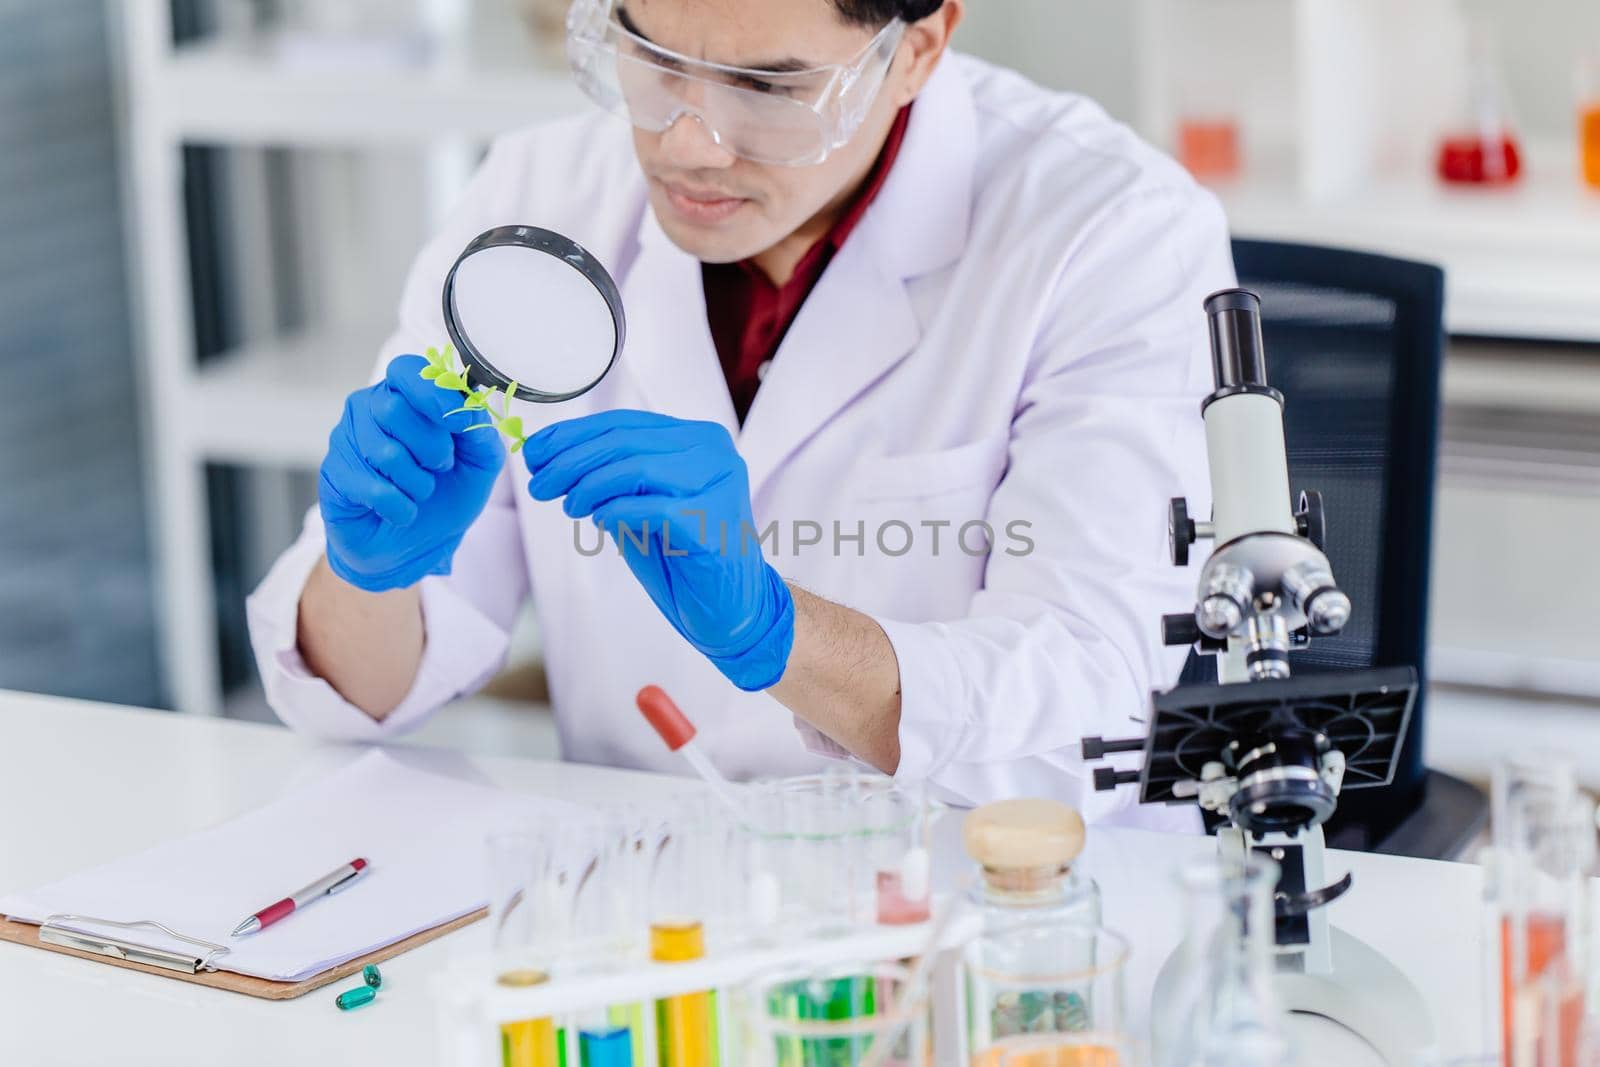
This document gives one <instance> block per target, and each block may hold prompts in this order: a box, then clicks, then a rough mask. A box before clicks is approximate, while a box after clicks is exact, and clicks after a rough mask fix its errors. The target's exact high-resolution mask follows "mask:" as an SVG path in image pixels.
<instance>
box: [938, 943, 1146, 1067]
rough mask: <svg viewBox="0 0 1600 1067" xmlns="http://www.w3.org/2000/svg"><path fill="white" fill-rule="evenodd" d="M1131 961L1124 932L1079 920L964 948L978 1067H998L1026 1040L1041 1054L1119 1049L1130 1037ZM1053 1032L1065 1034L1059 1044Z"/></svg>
mask: <svg viewBox="0 0 1600 1067" xmlns="http://www.w3.org/2000/svg"><path fill="white" fill-rule="evenodd" d="M1127 961H1128V942H1127V940H1126V939H1125V938H1123V937H1122V936H1121V935H1120V934H1117V933H1113V932H1112V931H1110V930H1105V929H1102V928H1099V927H1093V926H1083V925H1080V924H1078V923H1065V924H1058V923H1051V922H1034V923H1021V924H1015V925H1011V926H1009V927H1007V928H1005V929H1002V930H998V931H995V932H992V933H991V932H986V933H984V934H982V935H981V936H980V937H978V938H977V940H975V941H973V942H972V943H971V944H969V945H968V946H967V948H966V950H965V951H964V953H963V963H964V965H965V970H966V997H967V1013H966V1014H967V1040H968V1053H969V1055H970V1057H971V1062H972V1064H973V1065H974V1067H995V1065H998V1064H999V1063H1000V1062H1001V1057H1002V1056H1003V1055H1004V1054H1005V1053H1006V1052H1007V1051H1015V1049H1016V1043H1017V1039H1019V1038H1028V1039H1029V1040H1030V1041H1031V1042H1033V1044H1032V1046H1030V1047H1032V1048H1033V1050H1034V1051H1035V1052H1040V1053H1041V1054H1042V1050H1045V1049H1048V1048H1051V1047H1055V1048H1061V1049H1066V1048H1075V1049H1080V1050H1084V1051H1082V1052H1080V1053H1079V1054H1080V1055H1083V1056H1089V1055H1090V1052H1089V1051H1088V1050H1092V1049H1099V1050H1102V1051H1103V1052H1105V1054H1108V1055H1112V1054H1114V1053H1115V1050H1117V1049H1118V1048H1121V1047H1123V1046H1124V1045H1125V1043H1126V1037H1127V1035H1126V1034H1125V1032H1124V1020H1125V1017H1126V1011H1127V1004H1126V994H1125V991H1124V982H1125V978H1124V970H1125V968H1126V965H1127ZM1047 1035H1048V1036H1053V1037H1055V1038H1057V1039H1058V1040H1056V1041H1055V1043H1054V1045H1052V1044H1051V1042H1050V1041H1049V1040H1048V1037H1047ZM1084 1062H1089V1063H1092V1062H1094V1061H1093V1059H1088V1060H1085V1061H1084ZM1110 1062H1113V1063H1114V1062H1116V1061H1115V1060H1112V1061H1110Z"/></svg>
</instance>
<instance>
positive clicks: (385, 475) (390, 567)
mask: <svg viewBox="0 0 1600 1067" xmlns="http://www.w3.org/2000/svg"><path fill="white" fill-rule="evenodd" d="M425 366H427V362H426V361H425V360H424V359H423V358H422V357H421V356H398V357H396V358H395V359H393V360H391V361H390V363H389V370H388V373H387V374H386V375H385V376H384V379H383V381H381V382H379V383H378V384H377V385H374V386H371V387H369V388H366V389H362V390H359V391H357V392H354V393H351V394H350V398H349V399H348V400H346V401H345V403H344V417H343V418H341V419H340V420H339V425H338V426H336V427H334V430H333V433H331V434H329V435H328V455H327V458H325V459H324V460H323V461H322V477H321V479H320V481H319V483H318V486H317V499H318V500H319V501H320V503H321V505H322V523H323V526H324V527H326V529H327V533H328V566H329V567H331V568H333V573H335V574H337V575H338V576H339V577H340V578H343V579H344V580H345V581H347V582H349V583H350V584H351V585H354V586H356V587H357V588H360V589H365V590H367V591H368V592H372V593H380V592H383V591H384V590H386V589H404V588H405V587H407V586H411V585H415V584H416V583H417V582H419V581H421V580H422V579H423V578H424V577H426V576H427V575H430V574H449V573H450V560H451V557H453V556H454V555H455V551H456V548H457V546H459V545H460V544H461V537H462V535H463V534H465V533H466V532H467V527H468V526H471V525H472V522H473V520H474V519H476V518H477V517H478V515H479V513H480V512H482V511H483V506H484V505H485V504H486V503H488V501H489V491H490V489H492V488H493V487H494V480H495V477H496V476H497V475H499V473H500V467H501V465H502V464H503V463H505V458H506V452H505V446H504V445H502V444H501V443H500V435H499V433H497V432H496V431H495V430H493V429H472V427H474V426H480V425H483V424H486V423H487V422H488V417H487V416H486V415H485V414H484V413H483V412H481V411H471V412H461V413H459V414H455V415H450V416H449V417H448V418H446V417H445V416H446V414H447V413H448V412H450V411H452V410H454V409H455V408H458V407H460V406H461V401H462V399H463V398H462V395H461V394H460V393H457V392H452V391H451V390H448V389H440V388H439V387H438V386H436V385H434V384H433V383H432V382H430V381H424V380H423V378H422V368H423V367H425Z"/></svg>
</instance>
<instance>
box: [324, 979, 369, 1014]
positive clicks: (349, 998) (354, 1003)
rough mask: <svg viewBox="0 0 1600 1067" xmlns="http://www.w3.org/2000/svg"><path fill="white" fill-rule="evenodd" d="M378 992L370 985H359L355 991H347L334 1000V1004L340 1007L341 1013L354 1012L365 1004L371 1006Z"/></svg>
mask: <svg viewBox="0 0 1600 1067" xmlns="http://www.w3.org/2000/svg"><path fill="white" fill-rule="evenodd" d="M377 995H378V991H377V990H376V989H373V988H372V987H371V986H369V985H358V986H356V987H355V988H354V989H346V990H345V991H344V992H343V993H340V994H339V995H338V996H337V997H335V998H334V1001H333V1002H334V1003H335V1004H337V1005H339V1010H340V1011H353V1010H355V1009H356V1008H359V1007H361V1006H362V1005H363V1004H371V1003H372V999H373V998H374V997H376V996H377Z"/></svg>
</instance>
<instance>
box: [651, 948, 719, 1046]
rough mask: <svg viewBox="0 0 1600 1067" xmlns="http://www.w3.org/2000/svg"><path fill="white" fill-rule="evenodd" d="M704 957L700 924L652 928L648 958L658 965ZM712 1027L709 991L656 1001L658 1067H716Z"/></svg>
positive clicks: (713, 1023) (714, 1038)
mask: <svg viewBox="0 0 1600 1067" xmlns="http://www.w3.org/2000/svg"><path fill="white" fill-rule="evenodd" d="M705 954H706V944H705V932H704V930H703V928H702V927H701V925H700V923H698V922H685V923H654V924H652V925H651V927H650V958H651V959H652V960H655V961H656V962H657V963H687V962H688V961H690V960H698V959H702V958H704V956H705ZM715 1026H716V1022H715V1020H714V1019H713V1018H712V1008H711V993H710V992H709V991H708V992H704V993H680V994H678V995H677V996H675V997H663V998H662V999H661V1000H658V1001H656V1048H657V1058H658V1060H659V1062H660V1064H661V1067H716V1062H717V1057H716V1055H715V1051H714V1050H715V1041H716V1035H715V1034H714V1032H713V1030H714V1028H715Z"/></svg>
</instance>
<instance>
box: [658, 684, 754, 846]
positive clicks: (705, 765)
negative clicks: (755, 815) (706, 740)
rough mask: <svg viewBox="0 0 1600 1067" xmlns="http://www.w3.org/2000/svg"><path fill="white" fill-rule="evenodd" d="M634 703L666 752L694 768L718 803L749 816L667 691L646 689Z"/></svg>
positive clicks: (738, 813) (736, 812) (686, 717)
mask: <svg viewBox="0 0 1600 1067" xmlns="http://www.w3.org/2000/svg"><path fill="white" fill-rule="evenodd" d="M634 701H635V703H637V704H638V705H639V710H640V711H641V712H643V713H644V717H645V719H646V720H647V721H648V722H649V723H650V725H651V726H652V727H654V728H655V731H656V733H658V734H660V735H661V740H663V741H665V742H666V744H667V748H668V749H669V750H670V751H672V752H676V753H677V754H678V755H680V756H682V757H683V758H684V761H685V762H686V763H688V764H689V766H690V767H693V768H694V772H695V773H696V774H698V775H699V776H700V778H701V780H702V781H704V782H705V783H706V785H708V786H710V787H711V791H712V792H713V793H715V794H716V795H717V799H718V800H719V801H721V802H722V803H723V805H724V806H726V807H727V809H728V810H729V811H731V812H733V813H734V814H735V815H737V816H738V817H739V818H740V819H741V820H743V819H744V818H745V816H746V815H747V812H746V811H745V810H744V805H742V804H741V803H740V802H739V799H738V798H737V797H735V796H734V794H733V786H731V785H729V784H728V780H727V779H726V778H724V777H723V776H722V772H721V771H719V770H717V766H716V764H714V763H712V762H711V760H710V758H709V757H708V756H707V755H706V754H705V751H704V750H703V749H702V748H701V747H700V744H699V742H697V741H696V740H695V728H694V723H692V722H690V721H689V717H688V716H687V715H685V714H684V713H683V710H682V709H681V708H679V707H678V705H677V703H676V702H674V701H673V699H672V698H671V697H669V696H668V695H667V693H666V690H664V689H662V688H661V687H660V686H658V685H647V686H645V687H644V688H643V689H641V690H639V695H638V696H637V697H635V698H634Z"/></svg>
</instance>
